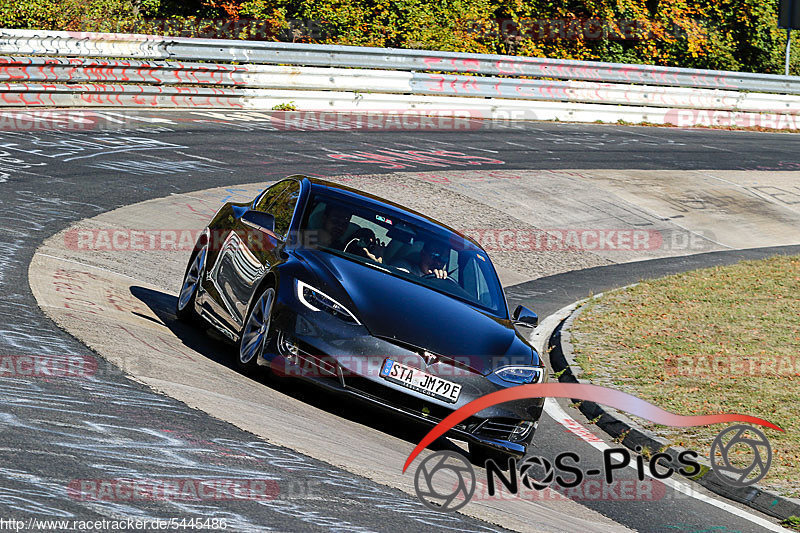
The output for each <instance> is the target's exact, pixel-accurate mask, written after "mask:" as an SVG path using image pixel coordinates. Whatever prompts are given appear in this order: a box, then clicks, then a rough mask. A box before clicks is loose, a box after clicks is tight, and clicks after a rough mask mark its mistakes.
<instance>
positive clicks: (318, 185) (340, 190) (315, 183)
mask: <svg viewBox="0 0 800 533" xmlns="http://www.w3.org/2000/svg"><path fill="white" fill-rule="evenodd" d="M289 178H293V179H297V180H308V182H309V183H310V185H311V190H312V191H325V192H333V193H334V194H339V195H341V196H344V197H349V198H351V199H355V200H359V199H367V200H371V201H372V202H373V203H378V204H382V205H384V206H387V207H389V208H391V209H395V210H398V211H401V212H402V213H403V214H406V215H410V216H411V217H412V218H417V219H419V220H420V221H423V222H427V223H429V224H434V225H436V226H439V227H440V228H444V229H446V230H448V231H450V232H452V233H455V234H456V235H458V236H459V237H461V238H463V239H464V240H465V241H469V242H471V243H472V244H474V245H475V246H477V247H478V248H480V249H481V250H483V247H482V246H481V245H480V244H479V243H478V242H476V241H475V239H473V238H471V237H469V236H467V235H464V234H463V233H461V232H460V231H458V230H457V229H455V228H452V227H450V226H448V225H447V224H444V223H442V222H440V221H438V220H436V219H434V218H431V217H429V216H427V215H424V214H422V213H420V212H419V211H415V210H413V209H410V208H408V207H405V206H403V205H400V204H398V203H395V202H392V201H391V200H387V199H385V198H381V197H380V196H375V195H374V194H371V193H368V192H365V191H360V190H358V189H354V188H352V187H348V186H346V185H342V184H340V183H334V182H332V181H328V180H323V179H319V178H312V177H310V176H304V175H302V174H297V175H294V176H289ZM483 251H484V252H485V250H483Z"/></svg>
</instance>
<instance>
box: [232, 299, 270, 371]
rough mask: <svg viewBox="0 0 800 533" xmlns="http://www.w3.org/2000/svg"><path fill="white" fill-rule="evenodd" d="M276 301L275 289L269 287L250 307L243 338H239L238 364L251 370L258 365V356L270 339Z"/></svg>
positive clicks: (243, 368)
mask: <svg viewBox="0 0 800 533" xmlns="http://www.w3.org/2000/svg"><path fill="white" fill-rule="evenodd" d="M274 303H275V289H274V288H273V287H267V288H266V289H264V292H262V293H261V294H260V295H259V297H258V299H256V301H255V302H254V303H253V305H252V306H251V308H250V313H249V314H248V315H247V320H245V323H244V327H243V328H242V334H241V336H240V337H241V338H240V339H239V356H238V357H237V359H236V364H237V366H238V367H239V368H240V369H241V370H244V371H247V372H250V371H252V370H253V369H254V368H255V367H256V366H257V364H258V363H257V361H258V358H259V357H260V356H261V354H263V353H264V349H265V348H266V347H267V345H268V344H269V341H270V338H271V336H270V330H269V326H270V322H271V319H272V306H273V304H274Z"/></svg>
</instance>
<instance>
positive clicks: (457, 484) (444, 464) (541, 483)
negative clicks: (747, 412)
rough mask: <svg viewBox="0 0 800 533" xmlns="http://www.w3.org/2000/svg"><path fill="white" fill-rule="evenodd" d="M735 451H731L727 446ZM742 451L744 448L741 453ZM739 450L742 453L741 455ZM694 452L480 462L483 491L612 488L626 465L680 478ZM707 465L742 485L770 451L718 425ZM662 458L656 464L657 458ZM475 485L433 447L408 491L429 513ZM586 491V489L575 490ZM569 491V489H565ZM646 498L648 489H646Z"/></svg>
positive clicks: (470, 472) (453, 456)
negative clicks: (589, 460)
mask: <svg viewBox="0 0 800 533" xmlns="http://www.w3.org/2000/svg"><path fill="white" fill-rule="evenodd" d="M734 449H737V450H736V452H734V451H733V450H734ZM745 450H747V451H745ZM742 452H745V453H742ZM748 452H749V453H748ZM697 457H698V454H697V452H695V451H692V450H684V451H682V452H681V453H680V454H678V455H677V457H676V458H675V459H674V460H673V458H672V457H671V456H670V455H668V454H666V453H657V454H653V455H652V456H651V457H650V461H649V462H647V463H645V461H644V459H643V457H642V456H633V457H632V454H631V453H630V452H629V451H628V450H627V449H626V448H607V449H605V450H604V451H603V453H602V462H601V464H600V465H597V466H598V467H596V468H585V469H584V468H582V467H581V464H580V463H581V458H580V456H579V455H578V454H577V453H575V452H562V453H560V454H558V455H557V456H556V457H555V459H554V460H553V461H551V460H549V459H547V458H546V457H541V456H529V457H526V458H525V459H524V460H522V461H521V462H517V460H516V459H514V458H509V462H508V464H507V465H498V464H497V463H496V462H495V461H494V460H492V459H489V460H487V461H486V464H485V468H486V485H487V486H486V491H487V494H488V496H489V497H490V498H491V497H493V496H494V495H495V494H496V493H497V492H498V490H499V489H500V487H501V486H502V487H503V488H504V489H505V490H506V491H507V492H508V493H511V494H516V495H519V494H520V492H521V491H523V490H525V489H530V490H536V491H541V490H544V489H546V488H553V489H555V490H557V491H560V492H564V490H565V489H573V488H575V487H580V486H582V485H584V486H589V484H590V482H587V481H588V480H589V479H591V477H595V478H599V480H598V481H597V482H596V483H595V485H597V487H598V488H596V489H595V490H596V492H597V493H598V494H599V493H600V491H601V489H600V488H599V487H606V488H607V487H613V486H614V483H616V482H617V481H618V480H617V479H616V478H615V476H616V475H617V473H619V472H623V471H624V470H626V469H627V468H629V467H631V468H633V469H635V470H636V475H637V478H638V479H639V481H643V480H644V479H645V477H646V476H648V475H649V476H650V477H651V478H653V479H656V480H661V479H666V478H669V477H671V476H672V475H673V474H674V473H676V472H678V473H680V474H681V475H684V476H688V477H691V476H694V475H697V474H698V473H700V471H701V466H700V463H699V462H697V460H696V459H697ZM710 459H711V467H712V469H713V470H714V472H715V473H716V474H717V476H718V477H719V479H720V480H722V481H723V482H725V483H727V484H729V485H734V486H740V487H743V486H748V485H752V484H754V483H756V482H758V481H759V480H761V479H762V478H763V477H764V476H765V475H766V474H767V472H768V471H769V467H770V464H771V462H772V449H771V447H770V444H769V441H768V440H767V438H766V436H765V435H764V434H763V433H762V432H761V431H759V430H757V429H755V428H753V427H751V426H745V425H736V426H732V427H729V428H727V429H724V430H723V431H721V432H720V433H719V434H718V435H717V436H716V437H715V438H714V442H713V444H712V446H711V453H710ZM660 460H661V461H663V462H660V463H659V461H660ZM476 486H477V476H476V472H475V469H474V467H473V466H472V464H470V462H469V460H468V459H467V458H466V457H465V456H464V455H462V454H459V453H456V452H453V451H439V452H435V453H433V454H431V455H429V456H428V457H426V458H425V459H424V460H423V461H422V462H421V463H420V465H419V466H418V467H417V471H416V473H415V475H414V490H415V491H416V493H417V497H418V498H419V500H420V501H421V502H422V503H423V504H425V505H426V506H427V507H428V508H430V509H433V510H435V511H455V510H458V509H460V508H461V507H463V506H465V505H466V504H467V503H469V502H470V500H472V498H473V496H474V494H475V490H476ZM584 491H585V492H586V493H587V494H588V492H589V489H588V488H584V489H583V490H582V491H579V493H581V492H584ZM567 494H569V493H567ZM649 495H650V496H651V497H652V492H650V493H649Z"/></svg>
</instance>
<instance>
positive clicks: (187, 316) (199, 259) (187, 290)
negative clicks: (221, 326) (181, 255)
mask: <svg viewBox="0 0 800 533" xmlns="http://www.w3.org/2000/svg"><path fill="white" fill-rule="evenodd" d="M207 254H208V245H203V247H202V248H200V250H198V251H197V253H196V254H194V256H193V257H192V262H191V263H190V264H189V267H188V268H187V269H186V275H185V276H184V277H183V285H181V292H180V293H179V294H178V304H177V305H176V306H175V316H177V317H178V320H182V321H184V322H188V321H190V320H192V319H193V318H194V316H195V312H194V301H195V299H196V298H197V291H198V288H199V287H200V283H201V282H202V281H203V273H204V272H205V268H206V255H207Z"/></svg>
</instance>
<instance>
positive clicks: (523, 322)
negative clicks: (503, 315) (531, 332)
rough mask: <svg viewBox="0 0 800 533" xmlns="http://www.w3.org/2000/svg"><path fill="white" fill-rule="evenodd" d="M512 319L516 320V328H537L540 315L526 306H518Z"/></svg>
mask: <svg viewBox="0 0 800 533" xmlns="http://www.w3.org/2000/svg"><path fill="white" fill-rule="evenodd" d="M511 318H513V319H514V325H515V326H523V327H526V328H535V327H536V326H538V325H539V315H537V314H536V313H534V312H533V311H531V310H530V309H528V308H527V307H525V306H524V305H518V306H517V308H516V309H514V313H513V314H512V315H511Z"/></svg>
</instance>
